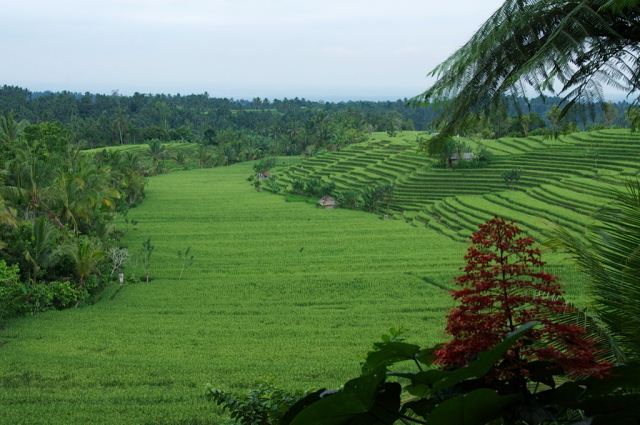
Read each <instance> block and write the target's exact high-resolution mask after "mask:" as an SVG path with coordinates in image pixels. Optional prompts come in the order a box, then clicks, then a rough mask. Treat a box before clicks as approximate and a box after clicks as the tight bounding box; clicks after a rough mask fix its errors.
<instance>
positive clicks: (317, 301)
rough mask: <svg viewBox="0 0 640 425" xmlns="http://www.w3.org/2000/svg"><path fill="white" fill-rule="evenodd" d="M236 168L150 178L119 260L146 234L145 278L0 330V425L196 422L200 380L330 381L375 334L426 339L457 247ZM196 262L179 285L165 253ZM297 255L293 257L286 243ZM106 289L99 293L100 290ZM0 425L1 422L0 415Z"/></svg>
mask: <svg viewBox="0 0 640 425" xmlns="http://www.w3.org/2000/svg"><path fill="white" fill-rule="evenodd" d="M250 173H251V168H250V165H249V164H245V165H238V166H233V167H226V168H217V169H209V170H193V171H190V172H183V173H173V174H170V175H164V176H160V177H157V178H153V179H151V180H150V185H149V189H148V191H147V193H148V197H147V199H146V200H145V202H144V204H143V205H142V206H141V207H139V208H137V209H135V210H132V211H131V212H130V213H129V216H128V217H129V218H130V219H135V220H138V221H139V224H137V225H136V226H135V228H136V230H132V231H130V232H129V233H128V235H127V237H126V238H125V242H126V243H127V244H128V245H129V246H130V249H131V250H132V251H135V250H137V249H138V247H139V246H140V244H141V242H142V240H144V239H145V238H146V237H147V236H149V235H151V236H152V243H153V245H155V246H156V250H155V252H154V254H153V273H152V276H153V281H152V282H150V283H149V284H146V283H141V284H136V285H129V286H125V287H124V288H123V289H122V290H120V291H119V292H117V293H115V294H114V296H113V299H109V298H110V295H109V294H108V293H107V294H105V299H104V300H102V301H101V302H99V303H98V304H96V305H94V306H92V307H90V308H80V309H71V310H66V311H53V312H48V313H45V314H41V315H38V316H35V317H31V318H26V319H18V320H11V321H9V322H8V323H6V325H5V328H4V329H3V330H2V331H0V340H8V341H9V342H8V343H7V344H5V345H4V346H3V347H2V348H1V349H0V376H2V386H0V404H2V405H4V406H6V408H4V409H3V415H1V416H0V421H8V422H11V423H16V422H25V423H47V422H49V420H51V422H58V423H60V422H86V423H88V422H92V421H93V422H95V423H117V422H125V421H126V422H129V423H145V422H147V421H148V422H149V423H179V421H181V420H185V421H187V420H188V421H187V423H189V422H194V423H197V420H204V419H206V418H211V417H212V413H211V412H212V411H214V410H215V409H214V407H213V405H212V404H210V403H206V402H204V401H203V400H202V399H201V398H200V392H201V388H202V385H203V384H204V383H206V382H213V383H215V385H218V386H220V387H224V388H238V387H243V386H246V385H250V384H251V383H252V381H253V380H254V379H257V378H260V377H264V376H267V375H272V376H275V377H277V378H278V379H279V380H280V382H283V383H285V384H287V385H289V386H291V387H320V386H329V387H332V386H336V385H338V384H339V383H341V382H342V381H344V380H345V379H346V378H348V377H350V376H353V375H354V373H356V371H357V367H358V360H359V357H360V356H361V355H362V354H364V352H365V351H366V350H367V349H368V347H369V346H370V344H371V342H372V341H374V340H377V339H378V338H379V335H380V334H381V333H383V332H385V330H386V329H388V328H389V327H391V326H396V325H398V324H405V325H406V326H407V327H408V328H409V329H411V332H410V334H409V335H410V337H411V340H412V341H415V342H418V343H421V344H430V343H434V342H436V341H439V340H441V339H442V326H443V320H442V318H443V313H444V311H445V310H446V309H447V308H449V307H450V306H451V301H450V299H449V297H448V295H447V294H446V291H444V290H443V289H441V288H440V287H438V286H436V285H434V284H429V283H426V282H425V281H424V280H423V279H421V278H423V277H426V278H428V279H429V280H432V281H433V282H434V283H436V284H437V285H450V284H449V283H448V282H450V280H451V277H452V275H453V273H455V270H456V268H457V267H458V266H459V265H460V264H461V261H462V259H461V257H462V253H463V250H464V249H465V248H464V245H463V244H458V243H451V241H450V240H449V239H447V238H446V237H444V236H442V235H439V234H437V233H435V232H431V231H429V230H428V229H426V228H424V227H422V228H416V227H412V226H408V225H407V224H406V223H405V222H404V221H393V220H380V219H379V218H378V217H377V216H375V215H371V214H366V213H361V212H352V211H344V210H323V209H319V208H316V207H315V206H312V205H308V204H305V203H286V202H284V200H283V198H282V197H278V196H273V195H270V194H268V193H257V192H255V191H254V190H253V189H252V186H251V184H250V183H249V182H247V181H246V177H247V176H248V175H249V174H250ZM187 246H192V252H193V253H194V254H195V255H196V263H195V264H194V266H193V268H192V269H190V270H189V271H187V273H186V275H185V277H184V278H183V279H182V281H178V280H177V276H178V273H179V269H178V266H177V264H176V259H177V255H176V251H177V250H178V249H185V248H186V247H187ZM302 248H304V249H302ZM110 291H111V292H113V288H112V289H111V290H110ZM5 415H6V416H5ZM3 418H4V419H3Z"/></svg>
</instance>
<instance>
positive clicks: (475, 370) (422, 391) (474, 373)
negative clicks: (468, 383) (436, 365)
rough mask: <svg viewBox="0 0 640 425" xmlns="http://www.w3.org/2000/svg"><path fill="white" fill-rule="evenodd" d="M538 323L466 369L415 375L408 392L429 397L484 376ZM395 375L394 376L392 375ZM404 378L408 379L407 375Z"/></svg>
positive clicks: (511, 335) (481, 355)
mask: <svg viewBox="0 0 640 425" xmlns="http://www.w3.org/2000/svg"><path fill="white" fill-rule="evenodd" d="M537 324H538V322H529V323H525V324H524V325H522V326H520V327H519V328H518V329H516V330H515V331H514V332H511V333H509V334H508V335H507V336H506V338H505V339H504V341H502V342H501V343H500V344H498V345H496V346H495V347H493V348H492V349H490V350H488V351H484V352H482V353H478V356H477V357H478V358H477V360H474V361H472V362H469V364H468V365H467V366H465V367H462V368H460V369H457V370H455V371H453V372H448V371H444V370H428V371H424V372H418V373H416V374H414V375H413V376H412V377H410V379H411V381H412V382H411V385H409V386H408V387H407V390H408V391H409V392H410V393H411V394H413V395H416V396H418V397H425V398H427V397H429V396H431V395H432V394H434V393H436V392H438V391H441V390H443V389H446V388H451V387H452V386H454V385H455V384H457V383H459V382H462V381H465V380H467V379H471V378H479V377H481V376H484V375H485V374H486V373H487V372H489V370H491V368H492V367H493V366H494V365H495V364H496V362H497V361H498V359H500V357H502V356H503V355H504V354H505V353H506V352H507V351H508V350H509V349H510V348H511V346H513V344H515V342H516V341H517V340H518V339H519V338H520V337H522V336H523V335H524V334H526V333H527V332H529V331H530V330H531V329H532V328H533V327H534V326H536V325H537ZM391 375H393V374H391ZM404 377H408V376H407V375H406V374H405V375H404Z"/></svg>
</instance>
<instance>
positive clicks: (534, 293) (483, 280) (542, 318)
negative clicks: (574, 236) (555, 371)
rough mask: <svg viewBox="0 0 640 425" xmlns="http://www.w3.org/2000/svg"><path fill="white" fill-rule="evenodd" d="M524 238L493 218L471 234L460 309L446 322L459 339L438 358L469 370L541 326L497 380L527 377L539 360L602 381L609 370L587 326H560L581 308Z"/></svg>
mask: <svg viewBox="0 0 640 425" xmlns="http://www.w3.org/2000/svg"><path fill="white" fill-rule="evenodd" d="M522 233H523V231H522V230H520V229H519V228H518V227H517V226H516V225H515V224H514V223H513V222H506V221H505V220H504V219H502V218H498V217H494V218H493V219H491V220H489V221H488V222H486V223H485V224H482V225H480V230H478V231H477V232H475V233H474V234H473V235H472V237H471V241H472V243H473V245H472V246H471V247H470V248H469V250H468V253H467V255H466V256H465V257H464V258H465V260H466V261H467V265H466V267H463V268H462V270H464V275H462V276H459V277H456V278H455V281H456V283H457V284H458V285H460V286H461V287H462V289H459V290H455V291H453V297H454V298H455V299H456V300H457V301H458V302H459V305H458V306H457V307H455V308H453V310H451V312H450V313H449V314H448V316H447V319H448V321H447V328H446V331H447V333H449V334H450V335H451V336H453V339H452V340H451V341H450V342H448V343H447V344H445V346H444V347H443V348H442V349H440V350H438V351H437V352H436V355H437V362H438V363H441V364H444V365H446V366H447V367H450V368H457V367H460V366H464V365H466V364H467V363H468V362H469V361H470V360H471V359H472V358H473V356H474V355H475V354H477V353H479V352H482V351H487V350H489V349H490V348H491V347H494V346H495V345H497V344H498V343H500V342H501V341H502V340H503V339H504V336H505V335H506V334H508V333H509V332H513V331H515V330H516V329H517V328H518V327H519V326H520V325H523V324H524V323H527V322H531V321H537V322H539V323H540V325H539V326H537V327H536V328H535V329H534V330H532V331H531V332H530V333H529V334H528V337H527V338H523V339H521V340H519V341H518V342H517V343H516V344H515V345H514V346H513V347H512V348H511V349H510V350H509V351H508V352H507V353H506V354H505V355H504V356H503V359H502V361H501V362H499V364H498V366H496V368H495V373H494V375H497V376H496V377H500V378H506V379H509V378H510V377H518V376H522V377H524V376H526V375H527V374H528V372H527V366H528V365H529V364H530V363H531V362H532V361H535V360H541V361H549V362H552V363H554V364H557V365H559V366H561V367H562V368H563V370H564V372H565V373H567V374H571V375H581V374H585V375H591V376H602V375H603V374H605V373H606V371H607V370H608V368H609V367H610V364H609V363H607V362H603V361H598V359H597V350H596V348H595V346H594V344H593V342H592V341H591V340H589V339H588V338H586V336H585V330H584V329H583V328H582V327H581V326H579V325H578V324H575V323H561V322H560V321H558V318H559V317H561V316H562V315H566V314H571V313H574V312H575V308H574V307H572V306H570V305H568V304H567V303H565V301H564V300H563V299H562V294H563V292H562V291H561V289H560V285H559V284H558V283H557V280H558V278H557V277H556V276H554V275H552V274H549V273H547V272H545V271H544V269H543V266H544V264H545V262H544V261H542V260H541V259H540V251H539V249H538V248H533V247H532V245H533V243H534V241H533V239H532V238H530V237H527V236H522Z"/></svg>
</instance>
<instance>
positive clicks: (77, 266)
mask: <svg viewBox="0 0 640 425" xmlns="http://www.w3.org/2000/svg"><path fill="white" fill-rule="evenodd" d="M97 246H98V244H97V243H96V242H95V241H91V240H84V241H80V242H79V243H78V244H77V245H76V246H72V247H71V248H70V249H69V251H68V252H69V256H70V257H71V260H72V262H73V268H74V271H75V273H76V277H77V278H78V283H79V285H80V288H84V284H85V279H86V278H87V277H88V276H90V275H91V273H93V272H94V271H95V269H96V267H98V264H99V262H100V260H102V259H103V258H105V257H106V256H107V253H106V252H105V251H102V250H101V249H99V248H97Z"/></svg>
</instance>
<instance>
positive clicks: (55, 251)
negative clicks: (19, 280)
mask: <svg viewBox="0 0 640 425" xmlns="http://www.w3.org/2000/svg"><path fill="white" fill-rule="evenodd" d="M57 242H58V233H57V232H56V231H55V229H54V228H52V227H51V226H50V225H49V223H48V222H47V219H46V217H43V216H41V217H38V218H37V219H36V220H35V222H34V223H33V241H32V243H31V244H30V245H29V246H28V247H27V248H26V250H25V251H24V258H25V259H26V260H27V262H28V263H29V264H30V266H31V273H32V274H31V279H32V280H33V281H34V282H36V281H37V279H38V273H39V272H40V270H42V269H44V268H46V267H48V266H49V265H51V264H53V263H54V262H55V261H56V260H57V259H58V257H59V256H60V254H61V253H62V252H63V249H62V247H61V246H60V245H58V243H57Z"/></svg>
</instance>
